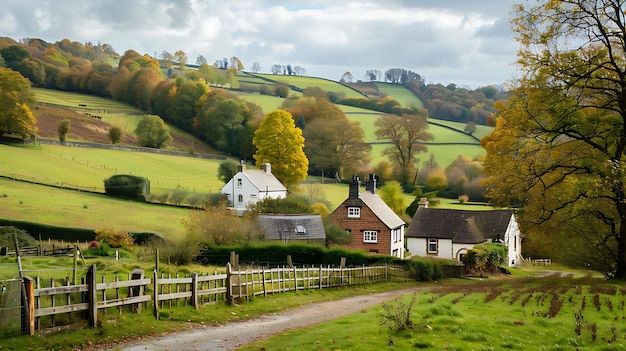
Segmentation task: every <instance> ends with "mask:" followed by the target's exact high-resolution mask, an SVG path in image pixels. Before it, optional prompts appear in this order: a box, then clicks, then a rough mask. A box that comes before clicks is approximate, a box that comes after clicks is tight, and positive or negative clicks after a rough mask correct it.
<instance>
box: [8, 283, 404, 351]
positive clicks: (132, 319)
mask: <svg viewBox="0 0 626 351" xmlns="http://www.w3.org/2000/svg"><path fill="white" fill-rule="evenodd" d="M415 284H416V283H415V282H393V283H384V284H373V285H367V286H357V287H353V288H342V289H327V290H307V291H299V292H288V293H281V294H274V295H268V296H267V297H256V298H253V299H251V301H249V302H244V303H241V304H238V305H234V306H229V305H226V304H225V303H223V302H222V301H220V302H218V303H214V304H208V305H205V306H202V307H200V308H199V309H198V310H194V309H193V308H192V307H190V306H185V307H178V308H164V309H162V310H160V313H159V315H160V320H158V321H157V320H156V319H155V317H154V316H153V315H152V308H151V307H149V306H148V307H149V308H144V309H143V310H142V312H141V313H139V314H137V313H132V312H123V313H119V312H118V311H117V309H111V310H108V311H107V312H106V314H105V313H103V312H101V313H100V314H99V320H100V321H102V323H101V324H99V325H98V326H97V327H95V328H84V329H80V330H76V331H67V332H61V333H52V334H36V335H35V336H18V337H10V338H5V339H0V348H1V349H2V350H39V349H45V350H76V349H83V348H93V347H94V346H95V345H100V346H106V345H110V344H112V343H115V342H121V341H132V340H134V339H139V338H144V337H146V336H150V335H152V336H154V335H162V334H164V333H170V332H176V331H185V330H189V329H190V328H194V327H203V326H207V325H219V324H224V323H228V322H234V321H242V320H248V319H252V318H256V317H260V316H262V315H266V314H270V313H278V312H280V311H283V310H286V309H289V308H294V307H299V306H302V305H305V304H309V303H316V302H324V301H332V300H337V299H341V298H346V297H351V296H359V295H365V294H372V293H378V292H384V291H390V290H397V289H402V288H407V287H411V286H415Z"/></svg>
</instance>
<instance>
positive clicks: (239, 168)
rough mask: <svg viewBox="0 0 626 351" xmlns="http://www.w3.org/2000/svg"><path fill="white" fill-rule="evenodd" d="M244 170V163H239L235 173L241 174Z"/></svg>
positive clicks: (242, 161)
mask: <svg viewBox="0 0 626 351" xmlns="http://www.w3.org/2000/svg"><path fill="white" fill-rule="evenodd" d="M245 170H246V162H245V161H244V160H241V161H239V166H238V167H237V171H239V172H243V171H245Z"/></svg>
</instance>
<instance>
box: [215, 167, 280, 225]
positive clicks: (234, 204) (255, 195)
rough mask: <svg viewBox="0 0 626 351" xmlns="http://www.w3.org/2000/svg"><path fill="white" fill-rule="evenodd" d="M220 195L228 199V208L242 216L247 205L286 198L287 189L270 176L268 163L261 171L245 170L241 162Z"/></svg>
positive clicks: (270, 170)
mask: <svg viewBox="0 0 626 351" xmlns="http://www.w3.org/2000/svg"><path fill="white" fill-rule="evenodd" d="M221 192H222V194H226V196H227V197H228V206H229V207H231V208H234V209H235V210H237V212H238V213H239V214H242V213H243V212H244V211H245V210H246V208H247V206H248V205H251V204H254V203H256V202H258V201H261V200H263V199H265V198H267V197H269V198H273V199H277V198H285V197H286V196H287V188H285V186H284V185H283V184H282V183H281V182H280V181H279V180H278V179H277V178H276V177H275V176H274V175H273V174H272V167H271V165H270V164H269V163H264V164H262V165H261V169H251V170H247V169H246V167H245V163H244V162H243V161H241V164H240V166H239V172H237V174H235V175H234V176H233V177H232V178H231V179H230V180H229V181H228V183H226V185H224V186H223V187H222V190H221Z"/></svg>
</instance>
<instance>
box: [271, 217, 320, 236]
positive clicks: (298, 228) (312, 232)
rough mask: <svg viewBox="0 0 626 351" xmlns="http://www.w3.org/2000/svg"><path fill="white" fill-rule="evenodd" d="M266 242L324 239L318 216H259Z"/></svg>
mask: <svg viewBox="0 0 626 351" xmlns="http://www.w3.org/2000/svg"><path fill="white" fill-rule="evenodd" d="M259 224H260V225H261V228H263V230H264V231H265V239H267V240H284V239H289V240H297V239H303V240H306V239H326V232H325V231H324V224H323V223H322V217H321V216H320V215H317V214H315V215H313V214H307V215H259ZM303 231H304V233H303Z"/></svg>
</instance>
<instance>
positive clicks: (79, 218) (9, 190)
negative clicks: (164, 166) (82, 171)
mask: <svg viewBox="0 0 626 351" xmlns="http://www.w3.org/2000/svg"><path fill="white" fill-rule="evenodd" d="M0 189H1V190H0V217H2V218H8V219H14V220H22V221H32V222H36V223H43V224H48V225H55V226H61V227H72V228H86V229H94V230H95V229H100V228H111V229H118V230H124V231H130V232H140V231H153V232H157V233H161V234H162V235H163V236H165V237H167V238H170V239H180V238H182V237H183V235H184V233H185V229H184V227H183V225H182V222H181V220H182V219H184V218H185V217H186V216H187V215H188V214H189V211H192V210H188V209H182V208H177V207H170V206H160V205H152V204H147V203H143V202H133V201H126V200H120V199H115V198H111V197H108V196H106V195H104V194H102V195H100V194H93V193H85V192H80V191H75V190H64V189H58V188H54V187H49V186H44V185H36V184H30V183H27V182H21V181H14V180H9V179H4V178H0Z"/></svg>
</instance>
